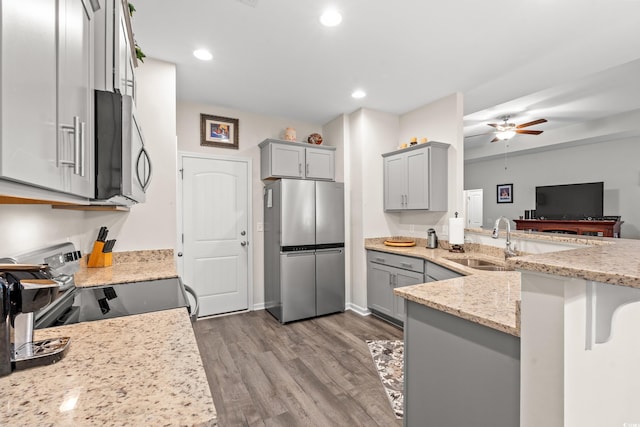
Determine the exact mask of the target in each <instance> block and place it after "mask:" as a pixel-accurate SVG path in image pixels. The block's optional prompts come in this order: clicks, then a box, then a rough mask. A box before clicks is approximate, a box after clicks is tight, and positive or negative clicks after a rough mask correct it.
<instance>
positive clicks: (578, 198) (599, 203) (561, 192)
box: [536, 182, 604, 220]
mask: <svg viewBox="0 0 640 427" xmlns="http://www.w3.org/2000/svg"><path fill="white" fill-rule="evenodd" d="M603 205H604V182H589V183H584V184H567V185H547V186H544V187H536V217H537V218H544V219H566V220H568V219H588V218H600V217H602V216H603Z"/></svg>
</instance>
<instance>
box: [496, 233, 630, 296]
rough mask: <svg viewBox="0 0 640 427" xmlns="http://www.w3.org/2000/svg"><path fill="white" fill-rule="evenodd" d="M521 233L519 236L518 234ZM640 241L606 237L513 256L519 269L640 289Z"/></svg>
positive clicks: (513, 265)
mask: <svg viewBox="0 0 640 427" xmlns="http://www.w3.org/2000/svg"><path fill="white" fill-rule="evenodd" d="M516 236H517V235H516ZM639 258H640V241H638V240H631V239H614V238H603V240H602V241H601V242H600V243H596V244H593V242H592V244H591V245H590V246H586V247H584V248H577V249H571V250H565V251H560V252H549V253H543V254H532V255H525V256H520V257H515V258H510V259H509V260H508V261H507V265H509V266H510V267H511V268H516V269H519V270H528V271H536V272H540V273H547V274H555V275H557V276H566V277H577V278H580V279H584V280H593V281H595V282H602V283H608V284H611V285H619V286H629V287H632V288H640V264H639V263H638V259H639Z"/></svg>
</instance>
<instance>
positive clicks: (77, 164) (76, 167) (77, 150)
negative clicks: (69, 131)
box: [73, 116, 82, 175]
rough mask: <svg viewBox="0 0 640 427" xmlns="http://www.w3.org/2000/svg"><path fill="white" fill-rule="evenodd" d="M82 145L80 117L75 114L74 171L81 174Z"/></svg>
mask: <svg viewBox="0 0 640 427" xmlns="http://www.w3.org/2000/svg"><path fill="white" fill-rule="evenodd" d="M81 145H82V140H81V135H80V117H78V116H73V173H75V174H76V175H80V150H81V148H80V146H81Z"/></svg>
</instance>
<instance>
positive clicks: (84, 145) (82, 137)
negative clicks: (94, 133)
mask: <svg viewBox="0 0 640 427" xmlns="http://www.w3.org/2000/svg"><path fill="white" fill-rule="evenodd" d="M86 135H87V124H86V123H85V122H81V123H80V154H79V156H78V157H79V160H80V167H78V168H77V169H78V172H79V173H77V175H80V176H81V177H84V175H85V167H84V160H85V152H86V150H87V141H86Z"/></svg>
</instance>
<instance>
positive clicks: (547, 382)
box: [365, 229, 640, 427]
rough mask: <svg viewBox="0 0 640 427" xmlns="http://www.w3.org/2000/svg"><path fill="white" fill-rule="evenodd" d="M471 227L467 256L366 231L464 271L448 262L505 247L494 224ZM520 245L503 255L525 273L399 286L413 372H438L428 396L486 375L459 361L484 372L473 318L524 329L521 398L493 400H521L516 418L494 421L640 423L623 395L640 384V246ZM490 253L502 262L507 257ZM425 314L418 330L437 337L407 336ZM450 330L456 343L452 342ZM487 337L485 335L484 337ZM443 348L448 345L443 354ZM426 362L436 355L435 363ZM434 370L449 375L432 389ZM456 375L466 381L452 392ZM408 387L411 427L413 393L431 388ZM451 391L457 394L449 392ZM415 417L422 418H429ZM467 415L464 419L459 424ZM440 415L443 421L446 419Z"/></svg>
mask: <svg viewBox="0 0 640 427" xmlns="http://www.w3.org/2000/svg"><path fill="white" fill-rule="evenodd" d="M465 234H466V239H467V240H466V243H465V247H469V248H471V249H472V250H471V252H469V253H467V254H460V255H454V254H448V253H446V252H439V251H441V250H440V249H437V250H433V249H426V248H422V247H414V248H389V247H384V246H383V245H382V240H384V239H377V240H378V241H376V239H368V240H367V241H366V242H365V247H366V248H367V249H371V250H379V251H385V252H390V253H402V254H405V255H409V256H416V257H419V258H424V259H428V260H431V261H433V262H436V263H439V264H440V265H444V266H446V267H447V268H449V269H455V270H457V271H459V272H464V271H463V270H462V269H463V268H464V267H462V268H461V267H460V266H456V265H455V263H452V262H451V261H450V258H452V257H454V256H468V257H474V258H476V257H484V256H487V255H486V253H484V252H485V249H486V250H487V251H488V252H491V249H487V245H488V246H495V248H494V249H500V250H501V248H498V247H499V246H502V248H504V238H502V239H498V240H493V239H491V237H490V234H491V232H490V231H488V230H481V229H467V230H466V231H465ZM511 241H512V242H514V243H515V245H516V247H517V248H518V249H519V250H521V251H524V252H520V253H519V256H517V257H513V258H509V259H507V260H504V261H503V262H504V263H505V265H507V266H509V267H510V268H512V269H515V270H516V271H517V272H516V273H502V272H491V273H483V272H479V271H467V272H466V273H467V274H470V275H469V276H466V277H464V278H458V279H451V280H446V281H442V282H431V283H425V284H419V285H415V286H409V287H406V288H397V289H395V293H396V294H398V295H401V296H402V297H404V298H405V299H406V312H407V322H406V325H405V341H406V342H405V346H406V347H407V348H405V369H406V368H407V366H409V367H410V366H411V365H412V361H413V364H416V363H417V364H418V365H420V368H421V369H420V370H421V371H423V372H425V371H428V372H429V373H430V374H432V375H431V377H430V379H429V381H430V383H431V384H432V387H431V390H432V391H433V390H435V393H433V394H428V396H429V399H430V400H431V399H436V400H435V401H437V399H438V398H439V397H440V396H443V395H445V396H447V392H448V391H451V390H455V391H456V393H458V392H459V391H460V390H464V388H465V387H468V381H466V380H464V378H463V377H464V375H467V376H468V378H471V377H475V376H476V375H477V372H473V369H472V370H470V371H464V369H463V370H460V369H457V368H460V367H463V368H464V367H465V366H467V367H468V366H471V367H473V368H474V369H475V370H476V371H480V370H482V369H483V365H482V363H480V364H479V363H478V362H479V360H480V359H478V358H477V357H476V356H475V355H474V356H473V357H467V358H466V359H465V357H466V355H468V354H470V353H469V349H468V347H466V346H462V347H460V343H461V342H467V343H474V342H476V343H477V342H479V340H480V339H481V338H480V336H481V335H479V334H477V333H474V334H467V333H466V332H465V330H466V329H468V327H469V324H470V323H475V324H477V325H482V326H486V327H488V328H490V329H492V330H494V331H502V332H504V333H506V334H509V335H511V336H512V337H516V336H520V345H519V348H518V349H517V350H518V354H517V358H518V359H519V365H520V368H519V382H520V384H519V390H518V394H519V396H520V401H519V402H517V401H516V402H510V401H509V400H508V399H507V400H505V399H504V398H501V399H499V400H500V401H499V402H494V403H495V404H494V405H491V407H492V409H493V410H494V411H496V408H500V409H501V410H502V408H505V407H508V406H511V407H512V408H519V410H520V414H519V421H513V420H511V421H509V420H506V421H503V423H502V424H500V423H498V422H496V421H492V422H491V425H493V426H497V425H520V426H522V427H537V426H540V425H544V426H550V427H556V426H557V427H560V426H565V425H580V426H593V427H596V426H602V425H621V426H622V425H636V424H638V425H640V405H637V404H636V403H637V401H635V400H634V399H629V398H626V397H625V398H621V396H633V395H636V394H637V392H636V388H637V384H639V383H640V369H638V367H637V366H638V364H637V361H638V359H639V358H640V340H638V336H637V326H636V325H638V324H640V304H638V302H640V264H638V259H640V242H639V241H636V240H628V239H614V238H601V237H591V236H575V235H558V234H548V233H531V232H518V231H516V232H512V233H511ZM477 249H481V250H480V251H477ZM489 256H493V257H498V258H499V257H500V253H493V254H491V255H489ZM447 258H449V259H447ZM513 274H519V276H520V280H518V279H516V276H510V275H513ZM509 277H511V279H508V278H509ZM487 281H488V282H487ZM425 313H426V314H425ZM447 316H449V317H447ZM412 317H413V318H414V319H413V320H412ZM416 319H417V320H418V321H419V323H420V325H421V326H420V327H423V326H424V325H428V326H429V327H430V328H431V331H430V332H429V333H430V334H431V335H422V336H420V339H418V340H416V339H415V338H414V339H413V340H412V339H411V338H408V337H409V336H410V335H411V330H412V329H414V330H415V329H416V323H415V320H416ZM462 321H464V322H466V323H464V322H462ZM461 322H462V323H461ZM485 329H487V328H485ZM461 331H462V332H461ZM478 331H482V334H485V333H486V332H487V331H486V330H483V329H479V330H478ZM476 332H477V331H476ZM506 334H503V335H505V336H506ZM489 335H490V334H489ZM443 336H445V337H446V336H448V337H449V338H451V337H454V339H449V338H447V339H445V340H444V341H443V338H442V337H443ZM482 336H483V337H484V338H482V339H486V334H485V335H482ZM498 340H500V338H499V339H498ZM412 341H413V343H414V344H415V343H416V341H417V343H418V344H417V345H418V346H419V347H420V349H419V351H418V352H416V351H414V350H412V345H414V344H412ZM426 342H429V344H426ZM485 344H486V343H485ZM485 344H483V345H485ZM445 345H446V346H449V347H450V351H448V352H443V351H441V350H440V348H442V347H443V346H445ZM434 348H435V350H434ZM502 348H503V349H505V348H507V347H504V346H503V347H502ZM508 350H509V349H508ZM511 350H513V348H511V349H510V350H509V351H511ZM492 351H493V350H492ZM509 351H507V352H506V353H504V354H508V353H509ZM429 352H431V353H429ZM498 353H500V352H498ZM512 353H513V352H512ZM512 355H513V356H516V354H515V353H513V354H512ZM426 359H429V360H431V361H437V363H436V364H435V366H434V367H433V369H432V370H430V371H429V369H428V366H427V363H426V362H424V360H426ZM514 360H515V359H514ZM452 361H454V362H453V363H454V364H455V363H457V366H456V365H454V366H456V369H447V368H446V366H447V365H450V364H451V363H452ZM612 361H615V363H612ZM460 362H462V363H460ZM483 363H484V362H483ZM512 368H513V367H512ZM484 369H486V367H485V368H484ZM461 372H462V376H460V375H459V374H460V373H461ZM512 372H513V369H512ZM494 374H495V373H494ZM434 375H435V376H434ZM493 376H494V377H495V378H499V379H503V378H504V377H505V375H504V374H499V375H497V376H495V375H493ZM407 378H408V383H409V385H410V384H411V382H412V380H413V382H414V384H415V382H416V377H415V375H414V374H412V373H409V374H408V375H407ZM434 378H439V379H441V380H442V382H441V383H438V386H437V387H433V383H434ZM455 381H458V382H459V384H464V386H462V387H459V388H458V389H455V388H448V387H449V384H450V383H453V382H455ZM405 386H407V384H405ZM405 391H406V392H407V397H408V398H407V400H405V402H407V405H408V408H405V410H407V409H408V412H406V413H405V425H410V422H409V423H408V424H407V420H409V419H411V417H412V412H411V410H412V406H411V403H410V402H411V395H416V394H418V395H420V393H422V394H421V395H422V396H427V395H426V394H424V393H425V390H419V392H420V393H418V392H416V390H413V391H412V390H410V389H405ZM426 391H427V392H428V391H429V390H426ZM492 393H493V390H491V389H486V390H485V392H484V393H483V392H482V390H479V389H475V390H473V391H472V393H471V395H470V396H468V397H469V399H468V400H466V401H473V402H474V405H475V403H478V402H479V401H482V399H478V396H486V395H491V394H492ZM474 394H475V396H473V395H474ZM453 397H454V394H451V395H448V398H453ZM456 397H457V398H459V395H456ZM472 397H473V398H472ZM446 400H447V399H444V400H443V401H441V403H442V404H444V403H445V402H446ZM485 403H486V402H485ZM474 405H471V406H469V405H465V409H469V408H471V411H472V412H473V407H474ZM413 408H414V409H415V408H416V404H415V403H414V406H413ZM421 408H425V405H424V404H423V403H422V402H421V403H420V405H419V406H418V409H421ZM429 409H430V410H431V409H433V407H430V408H429ZM485 409H486V408H485ZM476 410H478V411H482V408H481V407H478V408H476ZM427 412H428V411H427ZM458 412H464V411H458ZM497 412H500V411H497ZM413 416H414V417H415V414H414V415H413ZM416 419H420V422H425V419H426V418H416ZM471 419H473V418H469V419H468V420H471ZM468 420H467V419H465V418H464V417H462V418H459V419H458V420H457V421H460V422H462V423H464V422H467V421H468ZM475 420H476V421H477V418H475ZM431 421H433V420H431ZM434 422H435V424H434V425H438V422H440V421H438V420H435V421H434ZM456 425H458V424H456ZM459 425H462V424H459Z"/></svg>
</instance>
